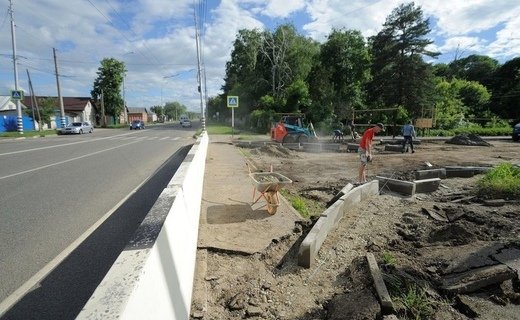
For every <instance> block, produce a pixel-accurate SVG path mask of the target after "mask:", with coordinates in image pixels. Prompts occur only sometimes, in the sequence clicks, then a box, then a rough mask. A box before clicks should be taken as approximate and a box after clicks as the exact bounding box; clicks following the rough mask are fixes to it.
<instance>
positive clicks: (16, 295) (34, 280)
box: [0, 164, 164, 317]
mask: <svg viewBox="0 0 520 320" xmlns="http://www.w3.org/2000/svg"><path fill="white" fill-rule="evenodd" d="M163 166H164V164H163V165H161V166H160V167H159V169H160V168H162V167H163ZM159 169H157V170H159ZM157 170H156V171H154V172H153V173H152V174H151V175H150V176H148V178H146V179H145V180H144V181H143V182H142V183H141V184H139V185H138V186H137V187H135V188H134V189H133V190H132V191H130V193H128V195H126V196H125V197H124V198H123V199H121V201H119V202H118V203H117V204H116V205H115V206H114V207H113V208H112V209H110V210H109V211H108V212H107V213H105V215H103V216H102V217H101V218H100V219H99V220H98V221H96V222H95V223H94V224H93V225H92V226H91V227H90V228H88V229H87V230H86V231H85V232H83V234H82V235H81V236H79V238H77V239H76V240H75V241H74V242H72V243H71V244H70V245H69V246H68V247H67V248H65V250H63V251H62V252H60V253H59V254H58V255H57V256H56V257H55V258H54V259H52V260H51V261H49V263H47V264H46V265H45V266H44V267H43V268H42V269H40V271H38V272H37V273H36V274H35V275H33V276H32V277H31V278H29V280H27V281H26V282H25V283H24V284H22V285H21V286H20V287H19V288H18V289H16V290H15V291H14V292H13V293H12V294H10V295H9V296H8V297H7V298H6V299H4V301H2V302H0V317H3V315H4V314H5V313H6V312H7V311H9V309H11V308H12V307H13V306H14V305H15V304H16V303H17V302H18V301H19V300H20V299H22V298H23V297H24V296H25V295H26V294H27V293H28V292H29V291H30V290H32V289H33V288H35V287H36V286H37V285H38V284H39V283H40V282H41V281H42V280H43V279H45V277H47V275H49V274H50V273H51V272H52V271H53V270H54V269H55V268H56V267H57V266H59V265H60V263H61V262H62V261H63V260H65V259H66V258H67V257H68V256H69V255H70V254H71V253H72V252H73V251H74V250H76V248H77V247H79V245H80V244H81V243H82V242H83V241H85V239H87V238H88V237H89V236H90V235H91V234H92V233H93V232H94V231H95V230H96V229H97V228H99V226H101V224H103V222H105V220H106V219H108V218H109V217H110V216H111V215H112V214H113V213H114V212H115V211H116V210H117V209H118V208H119V207H120V206H121V205H122V204H123V203H125V201H126V200H128V198H130V197H131V196H132V195H133V194H134V193H136V192H137V190H139V188H141V186H142V185H144V184H145V183H146V182H147V181H148V180H149V179H150V177H152V176H153V175H154V174H155V173H156V172H157Z"/></svg>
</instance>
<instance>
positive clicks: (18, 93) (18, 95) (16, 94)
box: [11, 90, 23, 100]
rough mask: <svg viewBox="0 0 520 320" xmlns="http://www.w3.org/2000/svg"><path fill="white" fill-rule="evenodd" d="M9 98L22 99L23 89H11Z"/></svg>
mask: <svg viewBox="0 0 520 320" xmlns="http://www.w3.org/2000/svg"><path fill="white" fill-rule="evenodd" d="M11 98H13V99H14V100H22V99H23V91H22V90H12V91H11Z"/></svg>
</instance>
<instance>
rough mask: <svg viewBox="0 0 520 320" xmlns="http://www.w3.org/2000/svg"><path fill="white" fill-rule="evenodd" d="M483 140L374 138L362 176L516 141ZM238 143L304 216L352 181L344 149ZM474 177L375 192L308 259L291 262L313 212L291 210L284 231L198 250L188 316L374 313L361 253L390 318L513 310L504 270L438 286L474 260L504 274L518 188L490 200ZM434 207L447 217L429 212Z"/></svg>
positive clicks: (467, 161) (515, 228)
mask: <svg viewBox="0 0 520 320" xmlns="http://www.w3.org/2000/svg"><path fill="white" fill-rule="evenodd" d="M491 144H492V145H491V146H463V145H452V144H446V143H444V141H435V142H424V141H423V143H422V144H420V145H418V146H417V147H416V153H414V154H411V153H406V154H402V153H396V152H386V151H383V149H384V146H383V145H378V146H377V147H376V148H377V151H376V152H375V158H374V160H373V161H372V162H371V163H370V164H369V167H368V176H369V179H373V178H374V177H375V175H382V176H386V177H391V178H397V179H404V180H412V177H413V172H414V171H415V170H418V169H426V168H429V166H427V163H429V164H431V165H432V167H433V168H436V167H444V166H453V165H457V166H494V165H497V164H499V163H502V162H505V161H507V162H512V163H515V164H520V144H518V143H513V142H512V141H491ZM242 153H243V154H244V155H245V157H246V158H248V160H249V161H251V162H252V163H254V164H255V166H256V167H257V168H259V169H261V170H265V171H267V170H269V168H270V166H272V167H273V169H274V171H275V172H279V173H281V174H283V175H285V176H287V177H289V178H291V179H292V180H293V184H292V185H289V186H287V187H286V188H285V190H284V192H287V193H289V194H291V195H297V196H300V197H303V198H305V199H308V200H309V202H308V209H309V210H310V212H311V213H312V214H313V215H315V216H316V215H319V214H320V213H321V212H323V210H324V209H325V207H326V203H327V202H328V201H329V200H330V199H331V198H332V197H333V196H334V195H335V194H336V193H337V192H338V191H339V190H341V188H342V187H343V186H345V185H346V184H347V183H349V182H355V181H356V180H357V172H358V156H357V154H355V153H347V152H341V153H340V152H323V153H307V152H298V151H288V150H285V149H284V148H279V147H273V146H268V147H260V148H254V149H247V150H243V151H242ZM481 177H482V176H481V175H477V176H475V177H473V178H452V179H446V180H443V181H442V183H441V187H440V188H439V190H437V191H435V192H433V193H430V194H416V195H415V196H413V197H402V196H399V195H396V194H382V195H380V196H375V197H372V198H371V199H369V200H367V201H365V202H363V203H362V204H360V205H358V206H357V207H353V208H352V209H351V210H350V211H349V212H348V214H347V215H345V217H344V218H343V219H342V220H341V221H340V223H339V225H338V226H337V228H336V229H335V230H334V231H333V232H332V233H330V234H329V236H328V238H327V239H326V241H325V242H324V244H323V245H322V247H321V249H320V252H319V256H318V261H317V263H316V264H315V266H313V267H312V268H310V269H305V268H302V267H299V266H298V265H297V253H298V247H299V244H300V243H301V241H302V240H303V238H304V237H305V235H306V233H307V232H308V231H309V230H310V228H311V227H312V224H313V221H315V218H311V219H304V220H303V221H296V223H295V227H294V228H293V230H292V232H289V233H287V234H286V235H285V236H282V237H280V238H278V239H276V240H275V241H273V242H272V243H271V244H270V245H269V246H267V247H266V248H265V250H263V251H261V252H256V253H253V254H244V252H234V251H230V250H226V251H222V250H216V249H207V248H206V249H200V250H199V252H198V255H199V256H200V257H203V258H204V260H205V261H206V262H207V264H206V266H205V268H206V269H205V270H204V273H203V277H204V278H203V279H200V277H202V275H200V274H199V279H197V280H198V282H197V285H195V287H194V292H193V303H192V319H195V318H196V319H244V318H248V319H301V320H304V319H309V320H310V319H382V313H381V309H380V306H379V303H378V301H377V296H376V295H375V290H374V289H373V286H372V280H371V277H370V274H369V272H368V270H367V263H366V259H365V255H366V253H367V252H372V253H373V254H374V255H375V256H376V259H377V261H378V263H379V264H380V265H381V268H382V270H383V272H384V274H385V282H386V284H387V286H388V287H389V290H390V294H391V296H392V299H393V301H394V306H395V314H396V316H397V317H398V318H400V319H472V318H477V319H520V305H519V303H520V288H519V287H520V285H519V283H518V281H517V280H511V279H510V278H511V277H505V280H503V281H498V282H497V283H492V284H490V285H489V286H484V288H481V289H478V290H473V291H471V292H464V293H457V292H451V291H449V290H447V287H449V284H450V283H452V282H450V281H453V278H454V277H456V276H460V275H464V274H466V273H468V272H474V271H475V270H480V269H479V268H486V267H489V266H497V265H498V266H504V265H505V266H507V267H506V269H507V270H508V272H509V271H510V272H512V273H513V274H514V272H517V271H518V270H519V268H520V266H519V264H520V260H519V259H520V241H519V239H520V219H519V217H520V210H519V209H520V203H519V202H518V200H519V199H516V200H515V199H513V200H512V201H509V200H507V201H504V202H502V203H499V204H490V203H484V202H483V200H482V199H478V198H476V197H473V194H472V190H473V189H474V186H475V183H476V182H477V181H478V179H480V178H481ZM439 214H440V215H441V216H442V217H447V218H449V219H445V220H442V219H440V220H439V219H434V218H432V217H434V216H438V215H439ZM251 237H254V234H252V235H251ZM515 268H516V269H515ZM508 274H509V273H508ZM517 277H518V275H516V279H518V278H517ZM405 306H408V307H407V308H406V307H405Z"/></svg>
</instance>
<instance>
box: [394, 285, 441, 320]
mask: <svg viewBox="0 0 520 320" xmlns="http://www.w3.org/2000/svg"><path fill="white" fill-rule="evenodd" d="M396 302H397V303H398V304H399V305H400V306H401V307H402V308H403V309H404V318H405V319H415V320H419V319H430V316H431V315H432V313H433V307H432V303H431V301H430V300H429V299H428V297H427V296H426V294H425V293H424V291H423V290H422V289H420V288H418V287H417V286H415V285H411V286H410V287H408V289H407V291H406V292H404V293H402V294H401V295H400V296H399V297H398V298H397V299H396Z"/></svg>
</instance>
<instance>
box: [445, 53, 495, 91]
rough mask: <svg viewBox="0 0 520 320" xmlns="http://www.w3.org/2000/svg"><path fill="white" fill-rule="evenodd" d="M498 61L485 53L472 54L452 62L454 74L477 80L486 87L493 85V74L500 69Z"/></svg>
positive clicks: (462, 77) (457, 76)
mask: <svg viewBox="0 0 520 320" xmlns="http://www.w3.org/2000/svg"><path fill="white" fill-rule="evenodd" d="M498 67H499V64H498V61H497V60H495V59H493V58H490V57H488V56H483V55H475V54H474V55H470V56H468V57H466V58H462V59H458V60H455V61H452V62H450V64H449V68H450V70H451V74H452V76H454V77H456V78H460V79H465V80H469V81H477V82H479V83H481V84H483V85H485V86H486V87H489V86H490V85H491V82H492V79H493V74H494V73H495V71H496V70H497V69H498Z"/></svg>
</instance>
